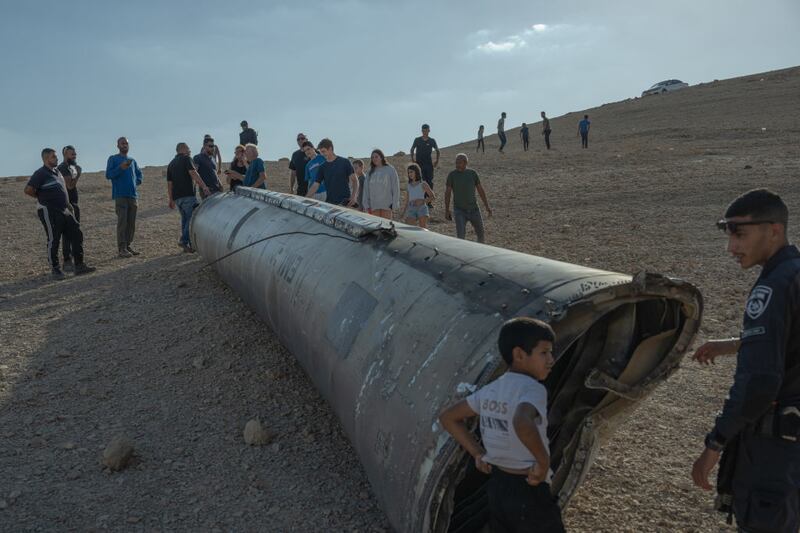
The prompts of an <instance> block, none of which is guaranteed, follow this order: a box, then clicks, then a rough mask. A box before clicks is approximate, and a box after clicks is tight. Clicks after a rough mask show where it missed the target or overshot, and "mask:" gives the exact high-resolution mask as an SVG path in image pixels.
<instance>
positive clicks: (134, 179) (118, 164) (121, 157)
mask: <svg viewBox="0 0 800 533" xmlns="http://www.w3.org/2000/svg"><path fill="white" fill-rule="evenodd" d="M117 149H118V150H119V153H117V154H115V155H112V156H111V157H109V158H108V163H107V164H106V178H107V179H109V180H111V197H112V198H113V199H114V203H115V210H116V212H117V248H118V250H119V256H120V257H131V256H134V255H139V252H137V251H136V250H134V249H133V248H131V242H133V235H134V233H135V231H136V210H137V207H138V205H137V203H136V199H137V198H138V194H137V193H136V188H137V187H138V186H139V185H141V184H142V170H141V169H140V168H139V165H137V164H136V161H135V160H134V159H132V158H130V157H128V149H129V145H128V139H126V138H125V137H120V138H119V139H117Z"/></svg>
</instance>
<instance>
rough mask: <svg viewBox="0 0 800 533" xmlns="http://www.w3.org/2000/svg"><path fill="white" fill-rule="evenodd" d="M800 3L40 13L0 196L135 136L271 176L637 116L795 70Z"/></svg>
mask: <svg viewBox="0 0 800 533" xmlns="http://www.w3.org/2000/svg"><path fill="white" fill-rule="evenodd" d="M799 25H800V2H799V1H798V0H760V1H758V2H753V1H737V0H718V1H714V0H702V1H698V0H689V1H685V0H668V1H666V2H642V1H641V0H635V1H622V0H614V1H611V0H609V1H600V0H586V1H580V2H579V1H565V0H557V1H554V0H546V1H539V0H519V1H508V2H502V1H498V2H486V1H485V0H480V1H472V0H453V1H449V0H448V1H437V2H432V1H424V0H406V1H404V2H397V1H393V0H392V1H390V0H386V1H384V0H363V1H358V0H349V1H336V0H327V1H324V2H322V1H316V0H305V1H301V2H298V1H292V2H281V1H270V2H269V3H267V2H255V1H252V2H246V1H239V0H234V1H227V2H220V1H215V2H211V1H205V0H192V1H180V0H171V1H164V2H162V1H144V0H139V1H136V2H128V3H123V2H118V1H113V0H104V1H88V0H87V1H76V2H64V1H61V0H58V1H55V0H54V1H36V0H27V1H26V2H8V3H6V4H5V5H4V6H3V14H2V17H1V18H0V49H2V50H3V52H2V54H0V68H1V69H2V73H3V83H2V84H0V117H1V118H0V120H1V121H0V143H1V144H0V145H1V146H2V150H0V156H1V157H0V176H5V175H18V174H19V175H25V174H30V173H32V172H33V171H34V170H35V169H36V168H38V167H39V166H40V165H41V160H40V158H39V152H40V150H41V148H42V147H44V146H51V147H54V148H57V149H60V148H61V147H62V146H63V145H65V144H73V145H75V146H76V148H77V149H78V152H79V162H80V163H81V164H82V165H83V167H84V168H85V169H86V170H99V169H102V168H105V162H106V158H107V157H108V155H110V154H112V153H115V152H116V148H115V141H116V138H117V137H119V136H120V135H125V136H127V137H128V138H129V140H130V143H131V155H132V156H133V157H135V158H137V160H138V161H139V162H140V163H141V164H142V165H163V164H166V163H167V162H168V161H169V160H170V159H171V158H172V156H173V155H174V147H175V144H176V143H177V142H178V141H186V142H188V143H189V145H190V146H191V147H192V149H193V152H196V151H197V149H198V148H199V147H200V144H201V140H202V137H203V134H204V133H210V134H212V135H213V136H214V137H215V138H216V139H217V143H218V144H219V145H220V147H221V148H222V150H223V156H224V159H225V160H226V161H227V160H229V159H230V155H231V154H232V152H233V147H234V145H235V143H236V142H238V132H239V131H240V128H239V125H238V124H239V121H241V120H242V119H246V120H248V121H249V122H250V124H251V126H253V127H254V128H255V129H256V130H257V131H258V132H259V141H260V143H259V145H260V147H262V157H265V158H266V159H278V158H280V157H285V156H288V155H289V154H290V153H291V151H292V150H293V149H295V147H296V144H295V142H294V138H295V135H296V134H297V133H298V132H300V131H302V132H304V133H306V134H307V135H309V136H310V138H311V139H312V140H313V141H315V142H316V141H319V139H321V138H322V137H326V136H327V137H330V138H331V139H333V141H334V144H335V147H336V152H337V153H339V154H340V155H358V156H363V155H366V154H368V152H369V150H371V149H372V148H373V147H380V148H382V149H383V150H384V151H385V152H387V153H394V152H396V151H399V150H404V151H408V149H409V148H410V146H411V141H412V140H413V138H414V136H415V135H418V132H419V127H420V125H421V124H422V123H423V122H428V123H430V125H431V128H432V130H431V136H433V137H435V138H436V139H437V141H438V142H439V145H440V146H445V145H450V144H454V143H458V142H461V141H464V140H467V139H471V138H474V136H475V132H476V130H477V127H478V125H479V124H485V125H486V128H487V133H493V132H494V128H495V124H496V121H497V118H498V115H499V114H500V112H501V111H505V112H507V113H508V119H507V121H506V126H507V127H516V126H518V125H519V124H520V123H521V122H535V121H537V120H538V114H539V111H541V110H542V109H544V110H547V112H548V114H549V115H550V116H558V115H560V114H563V113H566V112H569V111H577V110H582V109H585V108H588V107H593V106H596V105H600V104H602V103H606V102H612V101H617V100H621V99H624V98H627V97H630V96H637V95H639V94H640V93H641V91H642V90H643V89H645V88H647V87H649V86H650V85H652V84H653V83H655V82H657V81H660V80H663V79H668V78H679V79H681V80H683V81H686V82H688V83H690V84H694V83H699V82H704V81H710V80H713V79H723V78H729V77H734V76H739V75H745V74H750V73H756V72H761V71H767V70H774V69H778V68H784V67H790V66H795V65H797V64H798V63H800V60H799V58H800V56H799V55H798V51H800V32H798V31H797V28H798V26H799Z"/></svg>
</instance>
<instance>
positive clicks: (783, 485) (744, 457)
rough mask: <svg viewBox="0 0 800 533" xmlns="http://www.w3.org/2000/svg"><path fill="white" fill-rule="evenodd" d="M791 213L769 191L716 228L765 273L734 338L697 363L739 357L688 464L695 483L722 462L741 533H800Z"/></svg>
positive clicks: (707, 349)
mask: <svg viewBox="0 0 800 533" xmlns="http://www.w3.org/2000/svg"><path fill="white" fill-rule="evenodd" d="M788 222H789V211H788V209H787V207H786V204H784V203H783V201H782V200H781V198H780V197H779V196H778V195H777V194H775V193H772V192H770V191H768V190H766V189H756V190H752V191H749V192H747V193H745V194H743V195H742V196H740V197H739V198H737V199H736V200H734V201H733V203H731V205H730V206H729V207H728V210H727V211H726V213H725V218H724V219H723V220H720V221H719V222H718V223H717V227H718V228H719V229H721V230H723V231H724V232H725V233H726V234H727V235H728V252H729V253H730V254H731V255H732V256H733V258H734V260H735V261H736V262H737V263H739V265H740V266H741V267H742V268H744V269H748V268H751V267H753V266H756V265H758V266H761V267H762V268H761V273H760V275H759V277H758V279H757V280H756V282H755V284H754V286H753V288H752V289H751V291H750V295H749V297H748V299H747V303H746V305H745V315H744V321H743V325H742V331H741V334H740V336H739V337H738V338H734V339H728V340H712V341H709V342H707V343H705V344H704V345H702V346H701V347H700V348H698V349H697V351H696V352H695V354H694V359H695V360H697V361H698V362H700V363H703V364H708V363H709V362H713V361H714V359H715V358H716V357H717V356H720V355H726V354H733V353H736V354H737V363H736V373H735V376H734V382H733V386H732V387H731V389H730V393H729V395H728V399H727V400H726V401H725V404H724V406H723V408H722V412H721V413H720V414H719V415H718V416H717V419H716V423H715V425H714V428H713V429H712V430H711V432H710V433H709V434H708V435H706V439H705V446H706V447H705V450H703V453H702V454H700V457H699V458H698V459H697V460H696V461H695V463H694V466H693V467H692V478H693V480H694V483H695V485H697V486H699V487H701V488H703V489H705V490H711V488H712V487H711V485H710V484H709V482H708V476H709V474H710V472H711V470H712V469H713V468H714V466H715V465H716V464H717V462H718V461H719V460H720V455H721V454H722V453H723V451H724V455H722V462H721V464H720V475H719V477H718V486H717V492H718V493H719V497H718V507H719V508H720V510H724V511H728V512H731V511H732V512H733V514H735V515H736V521H737V523H738V526H739V528H740V531H760V532H784V531H785V532H789V531H792V532H796V531H798V530H800V251H798V249H797V247H795V246H792V245H789V242H788V239H787V236H786V228H787V225H788Z"/></svg>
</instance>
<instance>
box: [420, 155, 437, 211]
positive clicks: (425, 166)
mask: <svg viewBox="0 0 800 533" xmlns="http://www.w3.org/2000/svg"><path fill="white" fill-rule="evenodd" d="M417 164H418V165H419V168H420V170H422V179H423V181H425V183H427V184H428V185H430V187H431V190H433V161H427V162H424V163H421V162H420V161H419V160H417ZM425 198H428V193H425ZM428 205H431V201H430V200H428Z"/></svg>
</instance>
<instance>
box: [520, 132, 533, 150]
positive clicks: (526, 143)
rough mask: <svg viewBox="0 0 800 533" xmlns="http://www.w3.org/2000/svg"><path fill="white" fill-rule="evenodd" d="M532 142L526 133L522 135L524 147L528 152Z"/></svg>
mask: <svg viewBox="0 0 800 533" xmlns="http://www.w3.org/2000/svg"><path fill="white" fill-rule="evenodd" d="M530 144H531V141H530V139H529V138H528V136H527V135H524V136H523V137H522V149H523V150H525V151H526V152H527V151H528V146H530Z"/></svg>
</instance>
